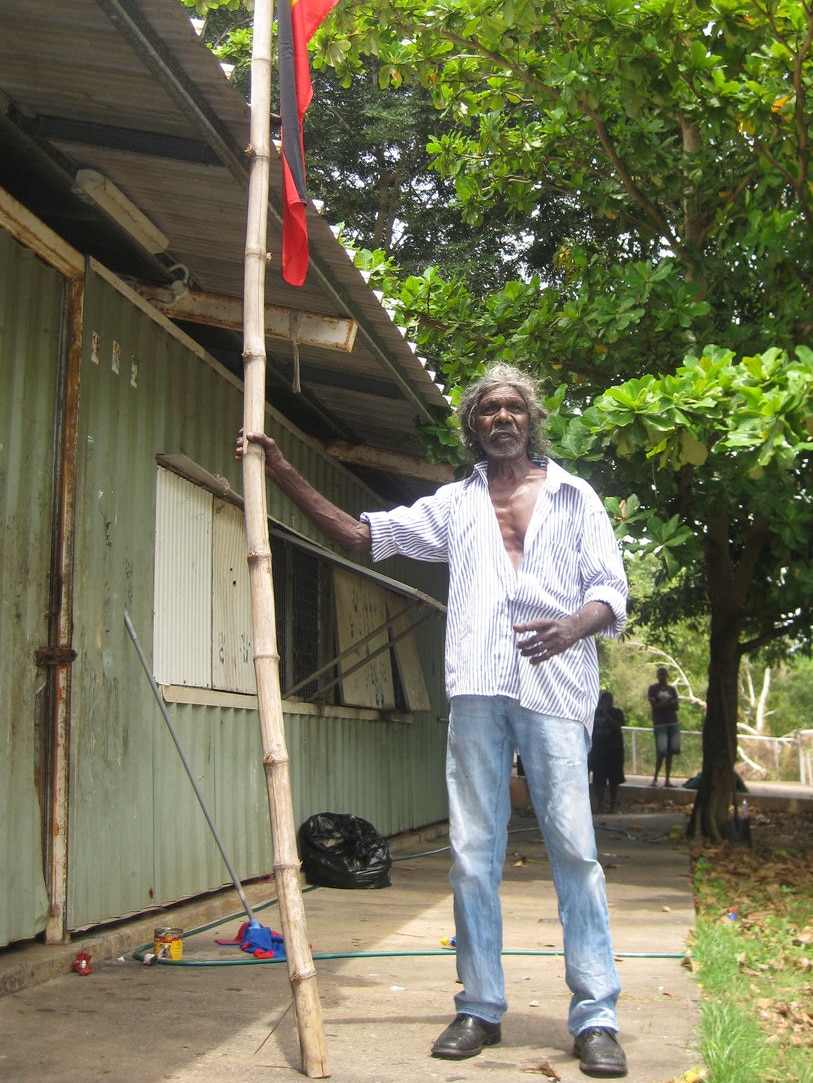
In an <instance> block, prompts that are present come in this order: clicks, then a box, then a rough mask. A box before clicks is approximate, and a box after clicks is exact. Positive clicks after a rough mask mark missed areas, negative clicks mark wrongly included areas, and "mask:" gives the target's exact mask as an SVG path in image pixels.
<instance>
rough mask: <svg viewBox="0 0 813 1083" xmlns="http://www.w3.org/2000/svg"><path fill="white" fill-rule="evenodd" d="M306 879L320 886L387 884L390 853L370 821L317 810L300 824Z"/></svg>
mask: <svg viewBox="0 0 813 1083" xmlns="http://www.w3.org/2000/svg"><path fill="white" fill-rule="evenodd" d="M299 856H300V858H301V860H302V868H303V870H304V872H305V879H306V880H307V881H308V883H309V884H315V885H318V886H320V887H340V888H360V887H389V886H390V884H391V883H392V878H391V875H390V874H391V870H392V857H391V856H390V848H389V845H388V844H387V840H386V839H385V838H384V837H383V836H382V835H379V833H378V832H377V831H376V829H375V828H374V827H373V825H372V824H371V823H368V822H367V820H362V818H361V817H360V816H353V815H351V814H349V813H341V812H320V813H317V815H316V816H311V817H310V818H309V819H307V820H305V822H304V823H303V824H302V826H301V827H300V828H299Z"/></svg>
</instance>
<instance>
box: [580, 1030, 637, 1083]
mask: <svg viewBox="0 0 813 1083" xmlns="http://www.w3.org/2000/svg"><path fill="white" fill-rule="evenodd" d="M573 1055H574V1056H575V1057H578V1058H579V1067H580V1068H581V1070H582V1071H583V1072H584V1074H585V1075H593V1076H603V1077H604V1078H605V1079H609V1078H613V1077H619V1076H623V1075H626V1074H627V1058H626V1057H625V1056H624V1050H623V1049H622V1048H621V1046H620V1045H619V1044H618V1039H617V1038H616V1036H615V1033H614V1031H612V1030H608V1029H607V1028H606V1027H590V1028H589V1029H588V1030H583V1031H582V1032H581V1034H579V1035H578V1037H577V1038H576V1041H575V1042H574V1044H573Z"/></svg>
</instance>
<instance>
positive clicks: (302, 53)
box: [277, 0, 338, 286]
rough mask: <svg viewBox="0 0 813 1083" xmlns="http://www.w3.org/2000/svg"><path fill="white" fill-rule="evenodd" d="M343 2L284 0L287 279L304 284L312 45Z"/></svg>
mask: <svg viewBox="0 0 813 1083" xmlns="http://www.w3.org/2000/svg"><path fill="white" fill-rule="evenodd" d="M337 2H338V0H279V5H278V8H277V65H278V71H279V99H280V102H279V106H280V116H281V118H282V193H283V201H282V277H283V278H284V279H285V281H286V282H288V283H289V285H291V286H301V285H302V283H303V282H304V281H305V276H306V275H307V273H308V227H307V224H306V221H305V207H306V205H307V201H308V194H307V190H306V188H305V147H304V144H303V141H302V121H303V119H304V117H305V112H306V111H307V108H308V106H309V105H310V103H311V98H312V97H313V89H312V87H311V75H310V66H309V64H308V42H309V41H310V39H311V38H312V37H313V35H314V34H315V33H316V31H317V29H318V28H319V26H320V25H321V23H322V21H323V20H324V19H325V17H326V16H327V15H328V13H329V12H330V11H331V10H332V9H333V8H334V7H335V6H336V4H337Z"/></svg>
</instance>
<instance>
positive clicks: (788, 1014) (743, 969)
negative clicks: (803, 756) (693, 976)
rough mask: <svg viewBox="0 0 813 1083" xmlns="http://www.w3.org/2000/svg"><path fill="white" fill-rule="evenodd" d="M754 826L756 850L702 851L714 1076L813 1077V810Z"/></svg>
mask: <svg viewBox="0 0 813 1083" xmlns="http://www.w3.org/2000/svg"><path fill="white" fill-rule="evenodd" d="M805 820H806V822H804V821H805ZM783 825H784V826H785V830H784V831H783ZM789 832H790V835H789V834H788V833H789ZM754 834H755V842H754V849H753V850H745V849H734V848H731V847H728V846H724V847H720V848H719V849H710V848H702V847H695V848H694V849H693V852H692V862H693V873H694V889H695V906H696V922H695V933H694V943H693V944H692V954H693V965H694V967H695V970H696V973H697V976H698V979H699V982H700V985H701V988H702V992H703V999H702V1003H701V1045H702V1050H703V1056H704V1060H705V1064H706V1068H707V1073H708V1074H707V1079H708V1081H709V1083H813V815H811V814H803V815H802V816H801V817H800V816H799V815H796V816H790V815H789V814H787V813H784V814H769V815H765V816H761V817H758V819H757V822H756V824H755V831H754ZM788 838H790V841H791V845H786V844H787V842H788Z"/></svg>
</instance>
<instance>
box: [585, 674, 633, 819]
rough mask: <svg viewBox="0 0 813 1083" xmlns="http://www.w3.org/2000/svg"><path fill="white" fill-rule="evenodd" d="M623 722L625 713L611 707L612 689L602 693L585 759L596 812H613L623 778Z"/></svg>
mask: <svg viewBox="0 0 813 1083" xmlns="http://www.w3.org/2000/svg"><path fill="white" fill-rule="evenodd" d="M623 725H624V712H623V711H621V710H619V708H618V707H614V706H613V694H612V692H602V693H601V695H600V696H599V701H598V707H597V708H596V714H595V720H594V722H593V744H592V747H591V749H590V758H589V761H588V763H589V766H590V770H591V771H592V772H593V790H594V793H595V799H596V812H615V803H616V800H617V798H618V787H619V786H620V785H621V783H622V782H623V781H624V735H623V733H622V732H621V727H622V726H623ZM608 790H609V804H608V803H607V795H608V794H607V791H608Z"/></svg>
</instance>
